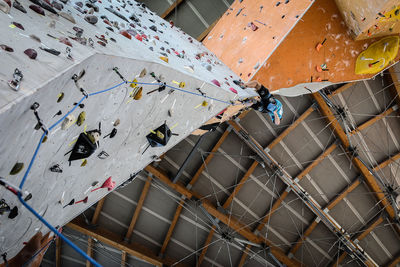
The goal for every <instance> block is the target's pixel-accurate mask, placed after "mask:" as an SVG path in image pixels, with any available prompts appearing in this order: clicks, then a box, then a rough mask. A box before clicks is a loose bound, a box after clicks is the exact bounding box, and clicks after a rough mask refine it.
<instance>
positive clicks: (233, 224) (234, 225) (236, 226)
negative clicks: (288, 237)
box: [144, 165, 301, 266]
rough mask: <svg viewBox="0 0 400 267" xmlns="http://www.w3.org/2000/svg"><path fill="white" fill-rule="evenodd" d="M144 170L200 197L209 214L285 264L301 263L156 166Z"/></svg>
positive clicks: (175, 188)
mask: <svg viewBox="0 0 400 267" xmlns="http://www.w3.org/2000/svg"><path fill="white" fill-rule="evenodd" d="M144 170H145V171H147V172H149V173H151V174H153V175H154V176H155V177H157V178H158V179H159V180H160V181H162V182H163V183H164V184H166V185H167V186H168V187H170V188H171V189H173V190H175V191H177V192H179V193H182V192H183V193H184V194H185V195H190V196H195V197H196V198H197V199H200V201H201V205H202V206H203V207H204V209H205V210H207V212H208V213H209V214H211V215H212V216H214V217H215V218H217V219H218V220H220V221H221V222H222V223H224V224H225V225H227V226H228V227H229V228H231V229H232V230H234V231H235V232H237V233H238V234H240V235H242V236H243V237H245V238H246V239H248V240H249V241H251V242H254V243H257V244H262V243H264V244H266V245H267V246H269V247H270V251H271V253H272V254H273V255H274V256H275V257H276V258H277V259H278V260H279V261H281V262H283V263H284V264H286V265H288V266H300V265H301V263H300V262H299V261H297V260H295V259H289V258H288V257H287V256H286V255H285V253H284V252H283V251H282V250H281V249H280V248H278V247H275V246H273V245H272V244H271V242H270V241H269V240H268V239H266V238H264V237H260V236H257V235H255V234H254V233H253V232H252V231H251V230H250V229H249V228H248V227H247V226H245V225H243V224H242V223H240V222H238V221H237V220H236V219H235V218H231V217H230V216H228V215H226V214H224V213H222V212H220V211H219V210H218V209H217V208H216V207H215V206H214V205H213V204H211V203H210V202H209V201H207V200H206V199H203V197H202V196H201V195H200V194H198V193H196V192H194V191H192V190H189V189H187V188H185V187H183V186H182V185H180V184H173V183H172V182H171V180H170V177H168V176H167V175H166V174H164V173H163V172H162V171H161V170H159V169H158V168H156V167H154V166H152V165H148V166H147V167H146V168H145V169H144Z"/></svg>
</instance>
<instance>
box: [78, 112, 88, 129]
mask: <svg viewBox="0 0 400 267" xmlns="http://www.w3.org/2000/svg"><path fill="white" fill-rule="evenodd" d="M85 119H86V112H85V111H82V112H81V113H80V114H79V116H78V119H77V120H76V124H77V125H78V126H81V125H82V124H83V123H84V122H85Z"/></svg>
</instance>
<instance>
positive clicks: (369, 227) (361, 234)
mask: <svg viewBox="0 0 400 267" xmlns="http://www.w3.org/2000/svg"><path fill="white" fill-rule="evenodd" d="M382 222H383V218H382V216H377V217H376V218H375V219H374V220H373V221H372V222H371V223H370V224H368V225H367V226H366V227H365V229H364V230H363V231H358V232H357V234H356V235H355V236H354V238H353V239H354V240H358V241H361V240H363V239H364V238H365V237H366V236H367V235H368V234H369V233H371V232H372V231H373V230H374V229H375V228H376V227H377V226H378V225H379V224H381V223H382ZM339 255H340V256H339V257H338V258H337V260H335V261H334V263H333V264H332V265H331V267H338V266H339V264H340V263H341V262H342V261H343V260H344V259H345V258H346V257H347V255H348V254H347V252H345V251H343V252H340V253H339Z"/></svg>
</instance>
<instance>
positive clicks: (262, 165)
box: [42, 0, 400, 267]
mask: <svg viewBox="0 0 400 267" xmlns="http://www.w3.org/2000/svg"><path fill="white" fill-rule="evenodd" d="M141 2H143V3H145V4H146V5H147V6H148V7H149V8H150V9H151V10H153V11H155V12H157V14H158V15H160V16H164V17H165V19H166V20H173V21H174V23H175V25H177V26H179V27H181V28H182V29H183V30H184V31H186V32H187V33H188V34H189V35H191V36H193V37H196V38H198V37H199V38H200V39H201V38H203V37H204V36H205V35H206V33H207V31H208V30H209V27H210V26H212V25H213V23H214V22H215V21H216V20H217V19H218V18H219V17H220V16H221V15H222V14H223V13H224V12H225V11H226V10H227V8H228V7H229V5H230V4H231V2H232V1H230V0H207V1H205V0H185V1H176V2H177V3H179V4H178V5H177V6H176V7H175V8H173V9H171V10H170V12H168V14H167V13H165V12H166V10H168V9H169V7H170V6H171V5H172V4H174V2H173V1H171V0H159V1H141ZM399 72H400V68H399V67H397V66H395V67H394V68H393V69H392V71H391V73H389V72H384V73H383V75H381V76H378V77H376V78H375V79H373V80H369V81H360V82H357V83H352V84H347V85H342V86H334V87H332V88H327V89H326V90H324V93H325V95H326V96H327V98H328V99H329V101H324V103H325V105H324V104H321V102H320V101H321V99H320V98H319V96H320V95H319V94H316V95H313V96H311V95H304V96H300V97H294V98H287V97H278V98H279V99H280V100H281V102H282V103H283V106H284V111H285V112H284V117H283V121H282V123H281V125H279V126H275V125H273V124H272V123H271V120H270V118H269V117H268V116H266V115H265V114H261V113H258V112H255V111H250V112H248V113H246V114H244V115H243V116H241V117H240V120H238V119H237V120H236V122H231V123H225V124H221V125H220V126H219V127H218V128H217V130H216V131H214V132H210V133H207V134H206V135H204V136H203V137H198V136H190V137H188V138H186V139H185V140H184V141H182V142H181V143H179V144H178V145H176V146H175V147H174V148H173V149H171V150H169V151H168V152H167V153H166V154H165V155H164V156H163V157H162V160H161V161H160V162H155V163H153V164H152V165H151V166H150V167H148V168H146V169H145V170H144V171H142V172H140V173H138V174H132V176H131V180H132V181H131V182H130V183H129V184H127V185H126V186H125V187H123V188H120V189H118V190H116V191H113V192H112V193H110V194H109V195H108V196H107V197H106V198H104V199H103V200H101V201H100V202H99V203H98V204H97V205H94V206H92V207H90V208H89V209H88V210H86V211H85V212H84V213H83V214H81V215H79V216H78V217H77V218H76V219H75V220H73V221H72V222H71V223H70V224H68V225H67V226H66V227H64V229H63V231H64V233H65V234H66V235H67V236H68V237H71V239H72V240H73V241H74V242H75V243H77V244H78V245H79V247H80V248H82V249H84V250H87V249H89V250H90V251H91V253H92V255H93V257H94V258H95V259H96V260H97V261H98V262H99V263H100V264H102V265H103V266H153V265H161V264H165V265H168V266H195V265H196V264H198V265H201V266H277V265H278V263H277V261H279V262H282V263H284V264H286V265H288V266H289V265H290V264H303V266H337V265H342V266H360V265H361V266H363V264H365V262H366V261H367V260H366V259H367V258H368V257H369V258H370V259H372V260H373V261H374V262H375V263H376V264H377V265H379V266H396V264H398V263H399V262H400V241H399V240H400V235H399V233H400V231H399V229H400V228H399V223H398V222H397V223H396V221H395V219H394V218H393V217H394V214H393V210H391V211H390V205H389V204H388V203H386V202H384V201H382V200H379V197H381V198H382V196H381V195H382V194H381V195H379V193H382V192H378V195H379V196H377V192H373V189H374V187H373V185H374V184H375V185H379V186H380V188H386V189H388V186H391V188H393V189H396V188H397V189H398V188H399V184H400V174H399V173H398V170H399V163H400V162H399V158H400V122H399V120H398V117H399V110H398V105H399V104H400V98H399V96H398V93H397V92H398V90H400V88H399V86H400V85H399V83H398V80H397V79H398V78H397V77H398V73H399ZM326 102H328V103H330V104H331V105H332V107H328V105H326ZM329 110H331V111H332V112H333V114H330V113H329ZM235 127H236V128H235ZM237 127H241V130H240V131H238V130H237ZM235 130H236V131H235ZM245 132H246V133H248V135H249V136H251V137H253V138H254V142H255V143H257V144H259V145H260V146H262V148H264V151H265V152H266V153H267V154H268V155H269V156H270V158H272V159H273V160H274V161H276V162H278V163H279V166H280V167H277V166H272V167H271V164H270V162H268V161H265V160H263V158H262V157H260V152H259V151H256V150H255V149H254V146H253V147H252V146H249V143H248V142H246V141H245V140H244V139H243V133H245ZM346 142H349V143H350V144H351V147H353V148H354V149H353V150H349V149H348V147H349V146H345V145H343V144H344V143H346ZM192 150H193V153H191V155H190V152H191V151H192ZM189 155H190V156H189ZM185 161H186V163H185ZM184 163H185V164H184ZM360 163H361V164H360ZM364 163H365V165H363V164H364ZM182 166H184V169H182V171H180V172H179V175H177V174H178V171H179V170H180V169H181V167H182ZM363 166H368V167H370V168H371V170H372V172H371V171H370V170H368V169H367V168H365V167H364V168H363ZM282 172H284V174H285V175H287V176H289V177H291V178H293V179H294V180H296V182H297V183H298V184H299V185H300V186H301V187H302V188H303V189H304V191H305V192H307V197H303V198H302V197H299V195H298V194H295V193H294V190H293V189H290V187H288V186H287V185H286V184H285V183H284V182H283V181H282ZM372 173H374V174H375V175H376V176H378V177H379V178H380V179H381V180H382V181H383V182H384V183H385V185H383V184H380V182H379V179H376V177H373V175H372ZM173 180H175V183H172V182H171V181H173ZM384 193H387V191H386V192H384ZM311 198H312V199H313V201H316V202H317V204H318V205H319V206H320V207H322V209H323V211H324V214H328V215H330V216H331V217H330V218H333V219H334V221H335V223H336V224H337V225H340V227H342V229H343V233H345V234H344V235H340V234H338V233H334V232H333V231H332V230H331V229H330V228H329V227H328V226H327V224H325V223H324V222H323V221H322V220H321V219H319V218H318V216H316V214H315V212H313V211H312V209H310V206H309V203H307V200H309V199H311ZM88 235H91V236H92V237H94V239H91V238H90V237H89V236H88ZM344 240H347V241H351V243H352V244H355V245H357V246H358V248H359V250H358V251H363V252H364V254H363V255H364V258H363V256H360V255H358V256H356V254H354V253H353V254H352V255H351V254H350V253H347V252H348V248H347V247H346V244H345V241H344ZM112 241H114V243H113V242H112ZM249 241H251V242H249ZM346 251H347V252H346ZM272 255H274V256H272ZM85 264H86V262H85V261H84V259H83V258H81V257H80V256H79V255H78V254H76V252H75V251H73V250H72V249H71V248H70V247H68V246H67V245H65V244H63V243H61V242H57V245H55V244H54V245H52V246H51V247H50V248H49V250H48V251H47V253H46V255H45V258H44V260H43V262H42V266H63V267H64V266H84V265H85Z"/></svg>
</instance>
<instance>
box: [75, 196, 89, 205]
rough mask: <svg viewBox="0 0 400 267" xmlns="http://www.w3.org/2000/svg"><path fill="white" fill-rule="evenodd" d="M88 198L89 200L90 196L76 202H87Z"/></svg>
mask: <svg viewBox="0 0 400 267" xmlns="http://www.w3.org/2000/svg"><path fill="white" fill-rule="evenodd" d="M88 200H89V197H85V198H84V199H82V200H79V201H77V202H75V204H78V203H81V202H83V203H87V202H88Z"/></svg>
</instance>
